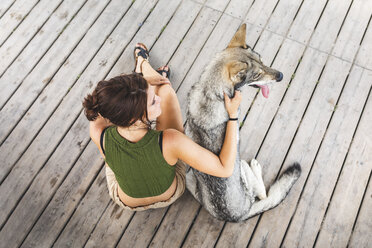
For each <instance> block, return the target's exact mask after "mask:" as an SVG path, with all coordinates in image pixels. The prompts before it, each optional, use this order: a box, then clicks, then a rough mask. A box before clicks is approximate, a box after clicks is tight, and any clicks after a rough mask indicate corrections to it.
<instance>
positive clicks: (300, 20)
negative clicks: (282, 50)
mask: <svg viewBox="0 0 372 248" xmlns="http://www.w3.org/2000/svg"><path fill="white" fill-rule="evenodd" d="M326 2H327V1H326V0H317V1H316V2H314V1H311V0H305V1H304V2H303V4H302V6H301V9H300V10H299V11H298V14H297V15H296V19H295V20H294V21H293V23H292V26H291V28H290V31H289V32H288V35H287V37H288V38H290V39H294V40H296V41H298V42H301V43H303V44H307V43H308V41H309V39H310V37H311V34H312V33H313V31H314V28H315V27H316V24H317V22H318V20H319V18H320V16H321V14H322V10H323V9H324V8H325V4H326ZM323 35H324V33H323Z"/></svg>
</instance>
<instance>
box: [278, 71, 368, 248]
mask: <svg viewBox="0 0 372 248" xmlns="http://www.w3.org/2000/svg"><path fill="white" fill-rule="evenodd" d="M362 72H363V70H362V69H361V68H360V67H354V68H353V69H352V71H351V73H350V75H349V78H348V82H347V84H346V86H345V88H344V90H343V92H342V95H341V98H340V100H339V103H338V105H337V108H336V111H335V113H334V115H333V117H332V120H331V123H330V125H329V127H328V130H327V133H326V135H325V137H324V140H323V142H322V144H321V147H320V150H319V152H318V155H317V157H316V160H315V161H314V165H313V166H312V169H311V174H310V176H309V177H308V179H307V182H306V185H305V188H304V191H303V192H302V195H301V199H300V201H299V204H298V207H297V209H296V212H295V213H294V216H293V217H292V221H291V223H290V226H289V228H288V232H287V235H286V236H285V239H284V243H283V245H285V246H288V247H294V246H297V247H299V246H301V247H306V246H309V245H310V246H312V245H313V244H314V241H315V239H316V235H317V233H318V230H319V228H320V225H321V222H322V219H323V215H324V213H325V210H326V208H327V204H328V203H329V198H330V196H331V194H332V191H333V188H334V185H335V183H336V181H337V176H338V175H339V171H340V168H341V166H342V164H343V161H344V159H345V155H346V153H347V151H348V148H349V144H350V142H351V138H352V135H353V133H354V130H355V128H356V125H357V122H358V120H359V116H360V114H361V111H362V108H363V106H364V103H365V101H366V98H367V96H368V91H367V90H366V89H370V87H371V85H372V80H371V77H372V74H371V73H370V72H369V75H367V74H366V76H364V77H362ZM345 119H347V120H348V121H344V120H345ZM310 203H311V204H310ZM357 205H359V204H357ZM339 207H340V206H338V208H339ZM309 216H311V218H309ZM338 231H339V232H342V231H341V230H338Z"/></svg>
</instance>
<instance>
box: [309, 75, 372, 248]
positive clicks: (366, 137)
mask: <svg viewBox="0 0 372 248" xmlns="http://www.w3.org/2000/svg"><path fill="white" fill-rule="evenodd" d="M362 77H363V78H366V79H363V78H362V80H369V81H372V72H371V71H368V70H363V72H362ZM371 99H372V98H371V95H370V97H369V100H368V99H367V106H366V107H365V109H364V111H363V115H362V119H361V121H360V123H359V125H358V128H357V131H356V134H355V137H354V138H353V141H352V142H353V143H352V145H351V147H350V150H349V151H348V155H347V159H346V162H345V164H344V167H343V168H342V173H341V176H340V178H339V179H338V181H337V186H336V189H335V192H334V194H333V196H332V199H331V201H330V205H329V207H328V210H327V214H326V217H325V219H324V220H323V222H322V227H321V230H320V233H319V236H318V238H317V241H316V247H346V246H347V243H348V241H349V238H350V235H351V232H352V228H353V225H354V222H355V219H356V217H357V214H358V210H359V206H360V203H361V201H362V198H363V194H364V191H365V188H366V187H367V184H368V179H369V176H370V174H371V170H372V153H371V151H372V143H371V141H372V135H371V133H370V130H368V128H369V129H370V124H371V121H372V101H371ZM353 107H354V106H353ZM359 247H362V246H359Z"/></svg>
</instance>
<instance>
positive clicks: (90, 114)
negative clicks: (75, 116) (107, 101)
mask: <svg viewBox="0 0 372 248" xmlns="http://www.w3.org/2000/svg"><path fill="white" fill-rule="evenodd" d="M83 107H84V114H85V116H86V117H87V119H88V120H89V121H94V120H95V119H96V118H97V117H98V97H97V93H96V91H95V90H94V91H93V93H92V94H89V95H87V97H85V98H84V102H83Z"/></svg>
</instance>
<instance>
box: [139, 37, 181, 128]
mask: <svg viewBox="0 0 372 248" xmlns="http://www.w3.org/2000/svg"><path fill="white" fill-rule="evenodd" d="M137 45H138V44H137ZM141 70H142V74H143V76H144V77H162V76H161V75H160V74H159V73H158V72H157V71H155V70H154V69H153V68H152V67H151V65H150V64H149V63H148V62H147V61H143V58H141V57H139V58H138V63H137V68H136V72H141ZM153 87H155V94H157V95H158V96H160V98H161V103H160V106H161V110H162V113H161V115H160V116H159V117H158V118H157V120H156V129H157V130H164V129H168V128H174V129H177V130H178V131H180V132H184V130H183V121H182V114H181V107H180V104H179V102H178V98H177V94H176V92H175V91H174V89H173V88H172V86H171V85H169V84H163V85H156V86H153Z"/></svg>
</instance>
